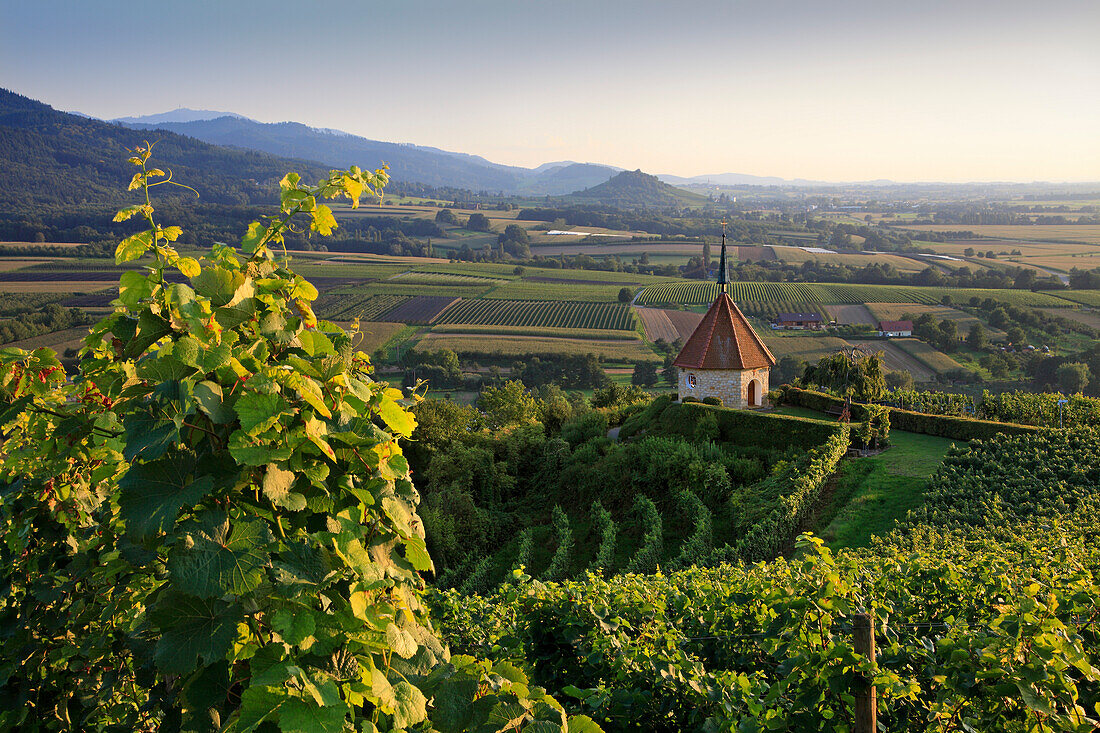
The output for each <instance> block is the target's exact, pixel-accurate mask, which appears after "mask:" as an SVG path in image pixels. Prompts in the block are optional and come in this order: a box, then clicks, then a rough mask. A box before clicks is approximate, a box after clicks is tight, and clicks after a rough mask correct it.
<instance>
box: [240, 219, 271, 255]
mask: <svg viewBox="0 0 1100 733" xmlns="http://www.w3.org/2000/svg"><path fill="white" fill-rule="evenodd" d="M266 234H267V227H265V226H264V225H263V224H261V223H260V222H258V221H254V222H252V223H251V224H249V225H248V231H246V232H245V233H244V236H243V237H241V249H243V250H244V251H245V252H255V251H256V246H257V245H259V243H260V242H262V241H264V235H266Z"/></svg>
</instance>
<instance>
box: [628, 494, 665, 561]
mask: <svg viewBox="0 0 1100 733" xmlns="http://www.w3.org/2000/svg"><path fill="white" fill-rule="evenodd" d="M634 512H635V514H636V515H637V521H638V525H639V527H640V528H641V530H642V541H641V544H640V545H639V547H638V550H637V551H636V552H635V553H634V557H633V559H631V561H630V564H629V565H627V568H626V572H628V573H652V572H656V570H657V567H658V564H659V563H660V562H661V555H662V554H663V553H664V547H665V544H664V526H663V525H662V523H661V515H660V513H658V511H657V505H656V504H654V503H653V502H652V501H651V500H650V499H649V497H647V496H643V495H641V494H639V495H638V496H637V497H636V498H635V499H634Z"/></svg>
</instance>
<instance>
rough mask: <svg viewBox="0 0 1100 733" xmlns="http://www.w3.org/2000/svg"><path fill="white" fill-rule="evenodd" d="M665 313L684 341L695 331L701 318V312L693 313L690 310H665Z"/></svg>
mask: <svg viewBox="0 0 1100 733" xmlns="http://www.w3.org/2000/svg"><path fill="white" fill-rule="evenodd" d="M665 315H667V316H668V320H670V321H672V325H673V326H675V327H676V331H677V332H678V333H679V334H680V338H682V339H683V340H685V341H687V339H688V336H690V335H691V334H693V333H694V332H695V327H696V326H698V325H699V321H701V320H703V314H702V313H693V312H692V311H678V310H666V311H665Z"/></svg>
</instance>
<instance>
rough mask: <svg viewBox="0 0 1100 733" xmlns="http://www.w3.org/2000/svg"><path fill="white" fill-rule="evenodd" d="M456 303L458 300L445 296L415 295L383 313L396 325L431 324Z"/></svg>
mask: <svg viewBox="0 0 1100 733" xmlns="http://www.w3.org/2000/svg"><path fill="white" fill-rule="evenodd" d="M458 302H460V301H459V299H458V298H451V297H449V296H445V295H444V296H440V295H417V296H414V297H412V298H409V299H408V300H406V301H404V302H402V303H400V304H398V305H397V306H396V307H394V308H393V309H391V310H388V311H385V316H386V318H387V319H388V320H391V321H394V322H396V323H417V324H426V323H433V322H435V320H436V319H437V318H439V314H441V313H443V312H444V311H446V310H447V308H449V307H450V306H452V305H454V304H455V303H458Z"/></svg>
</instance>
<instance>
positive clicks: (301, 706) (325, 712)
mask: <svg viewBox="0 0 1100 733" xmlns="http://www.w3.org/2000/svg"><path fill="white" fill-rule="evenodd" d="M316 690H317V693H318V695H319V696H320V700H316V699H313V698H312V697H311V698H309V699H304V698H291V699H289V700H287V703H286V705H284V706H283V709H282V710H281V711H280V712H279V728H280V729H281V730H282V731H283V733H342V731H343V730H344V725H345V722H346V719H347V716H348V714H349V713H350V712H351V708H350V707H349V706H348V704H347V703H346V702H344V701H343V700H342V699H341V698H340V690H339V689H338V688H337V687H336V683H335V682H333V681H332V680H325V681H324V682H323V683H321V684H319V685H316ZM421 720H423V718H421Z"/></svg>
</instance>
